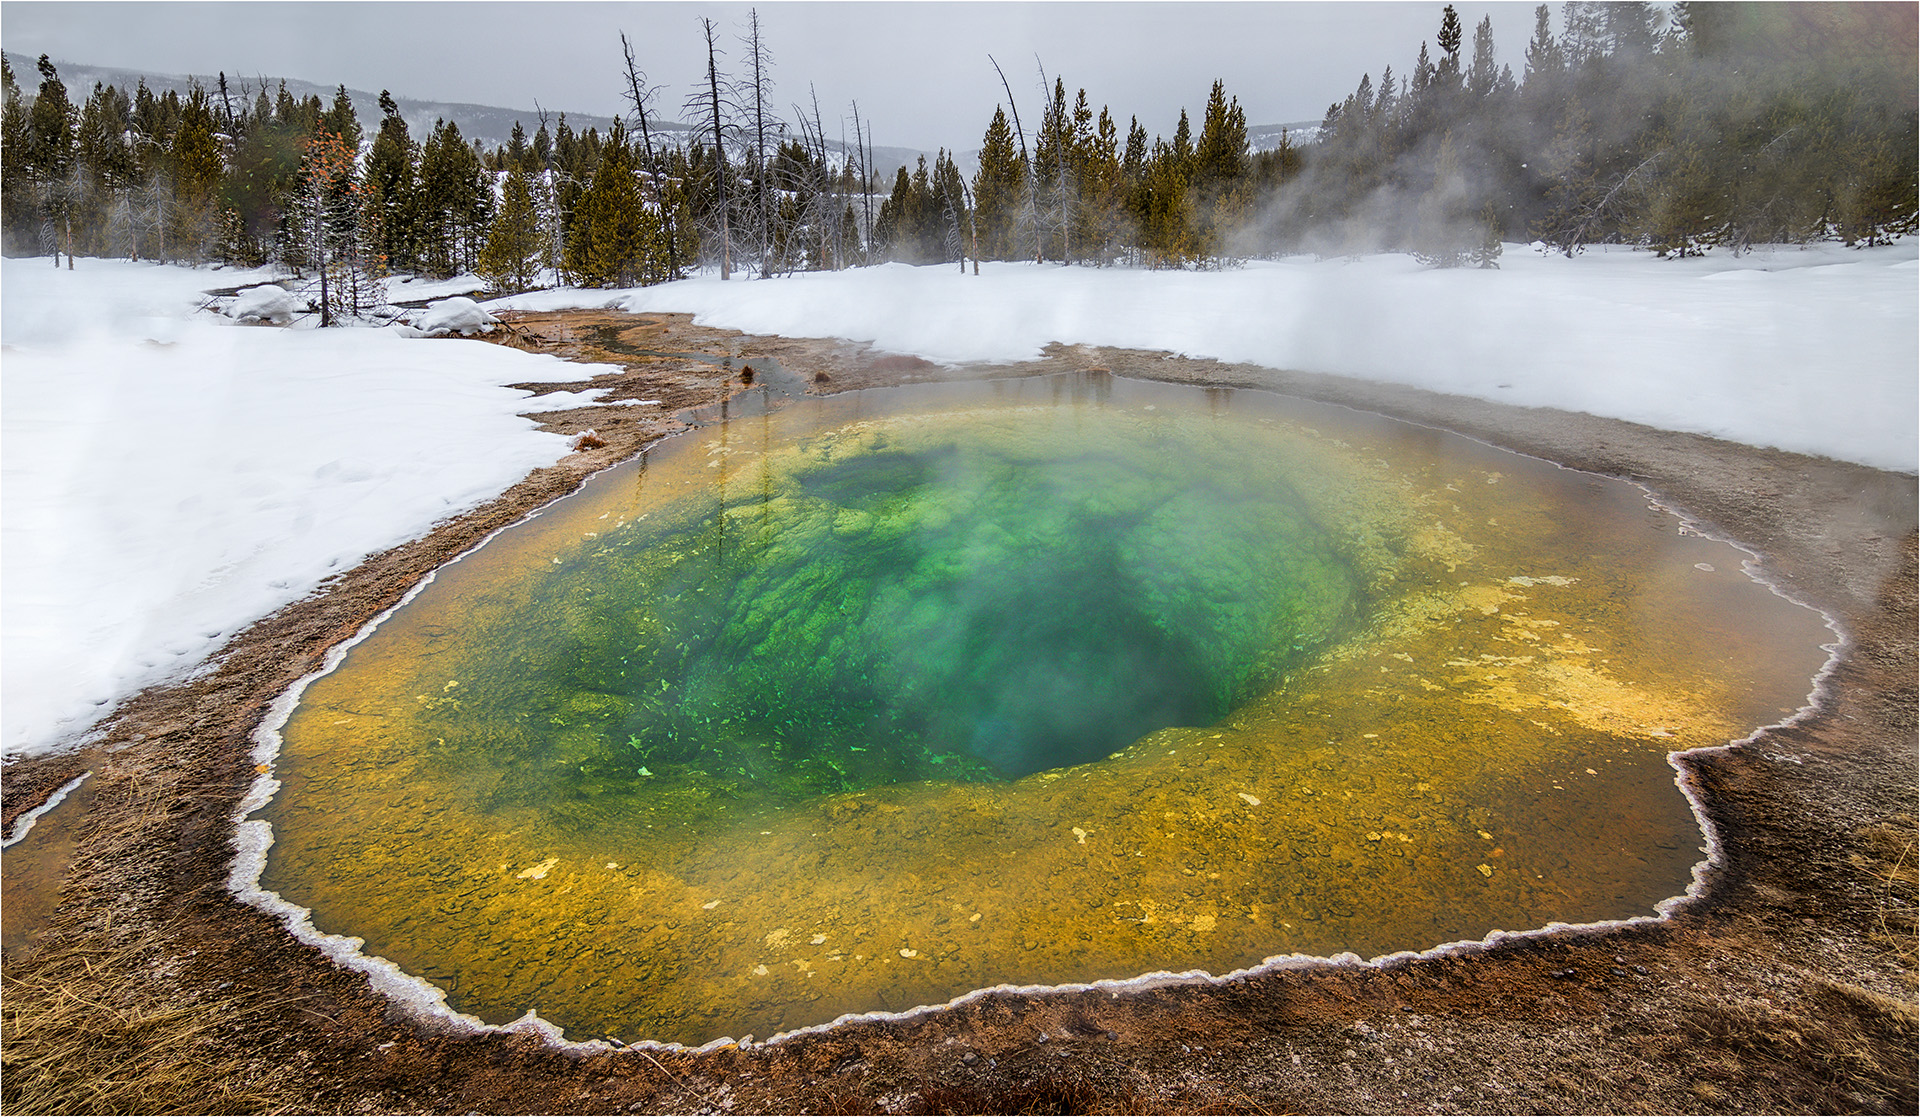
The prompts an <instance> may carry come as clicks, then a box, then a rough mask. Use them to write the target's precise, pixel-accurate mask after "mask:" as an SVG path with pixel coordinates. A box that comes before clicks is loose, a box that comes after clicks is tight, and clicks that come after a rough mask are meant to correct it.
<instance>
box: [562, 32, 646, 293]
mask: <svg viewBox="0 0 1920 1117" xmlns="http://www.w3.org/2000/svg"><path fill="white" fill-rule="evenodd" d="M620 50H621V52H622V53H623V54H625V55H626V57H627V100H628V101H630V102H632V104H633V114H634V116H635V117H637V118H638V119H639V122H640V146H641V151H642V152H643V154H644V155H645V157H646V160H647V181H648V182H650V183H651V184H652V185H653V204H654V208H656V209H658V210H659V211H660V227H661V229H662V230H663V231H664V233H665V236H666V238H667V275H668V277H669V278H673V279H678V278H680V258H679V245H678V244H677V243H676V242H677V241H678V240H679V239H680V238H679V237H678V236H676V235H675V233H674V227H673V211H672V209H671V208H670V207H669V206H668V205H667V194H666V184H665V182H664V178H665V176H664V175H662V174H661V173H660V163H659V160H657V159H655V158H654V154H653V130H652V129H651V128H650V127H649V126H648V121H647V105H648V104H649V103H650V102H652V100H653V95H654V94H655V93H657V92H659V87H657V86H648V85H647V75H646V74H645V73H643V72H641V70H640V68H639V66H637V65H636V64H635V63H634V60H633V44H631V43H629V42H628V41H627V33H626V32H625V31H622V32H620ZM546 122H547V121H546V114H544V113H542V114H541V117H540V124H541V126H542V127H545V125H546Z"/></svg>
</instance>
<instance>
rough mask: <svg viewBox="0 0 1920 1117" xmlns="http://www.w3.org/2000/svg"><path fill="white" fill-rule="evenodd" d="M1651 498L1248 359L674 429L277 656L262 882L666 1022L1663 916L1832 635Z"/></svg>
mask: <svg viewBox="0 0 1920 1117" xmlns="http://www.w3.org/2000/svg"><path fill="white" fill-rule="evenodd" d="M1740 558H1741V556H1740V555H1739V554H1738V553H1737V552H1735V551H1733V550H1732V549H1731V548H1729V547H1726V546H1725V545H1722V544H1718V543H1713V542H1711V541H1709V540H1705V539H1702V538H1699V537H1696V536H1691V535H1687V534H1685V533H1682V532H1680V531H1678V530H1677V524H1676V522H1675V521H1673V520H1672V519H1671V517H1669V516H1667V515H1666V514H1664V513H1661V512H1657V511H1655V510H1652V509H1650V508H1649V507H1648V505H1647V501H1646V498H1645V496H1644V494H1642V493H1641V492H1640V491H1639V490H1637V489H1633V488H1631V487H1629V486H1626V485H1622V484H1618V483H1614V482H1606V481H1601V480H1600V479H1598V478H1593V477H1589V476H1586V475H1582V474H1575V473H1571V472H1568V471H1565V470H1559V469H1556V468H1554V467H1551V466H1548V465H1546V464H1544V463H1540V462H1537V461H1532V460H1529V459H1523V458H1520V457H1517V456H1514V455H1510V454H1502V453H1499V452H1497V451H1493V450H1490V449H1488V448H1486V447H1483V446H1479V445H1476V444H1473V443H1469V442H1467V441H1465V440H1462V439H1457V438H1454V437H1452V436H1448V435H1443V434H1440V433H1438V432H1434V431H1430V430H1423V429H1419V428H1413V427H1409V426H1406V425H1404V424H1398V423H1391V422H1388V421H1385V420H1380V419H1377V418H1374V417H1369V416H1364V415H1359V414H1356V413H1352V412H1346V411H1342V410H1340V409H1335V408H1327V407H1316V406H1309V405H1306V404H1301V403H1298V402H1293V401H1287V400H1283V399H1280V398H1278V397H1272V396H1267V395H1263V394H1260V393H1252V392H1234V391H1223V390H1217V389H1216V390H1212V391H1207V390H1202V389H1196V388H1186V387H1176V386H1169V385H1155V384H1144V383H1138V382H1129V381H1125V380H1119V379H1115V378H1112V377H1109V376H1105V375H1099V374H1090V375H1084V376H1078V377H1057V378H1051V379H1042V380H1021V381H1004V382H993V383H986V384H970V385H948V386H938V387H921V388H913V389H889V390H884V391H873V392H861V393H850V394H848V395H845V396H838V397H833V398H831V399H827V400H807V401H800V402H796V403H794V404H793V405H792V406H789V407H784V408H780V409H777V410H772V411H758V412H754V411H749V413H745V414H743V413H741V410H740V409H739V408H738V407H737V406H736V407H735V408H734V410H733V411H732V413H730V414H729V415H728V416H727V417H726V418H725V420H724V421H719V422H715V423H714V424H712V425H709V426H707V427H705V428H703V429H701V430H698V431H696V432H693V433H691V434H689V435H686V436H683V437H680V438H677V439H674V440H670V441H669V442H667V443H663V444H661V445H660V446H658V447H656V448H655V449H654V450H652V451H650V452H649V453H648V454H647V455H645V456H644V457H643V458H642V459H640V460H638V461H636V462H633V463H629V464H628V465H626V466H622V467H620V468H618V469H615V470H612V471H609V472H608V473H606V474H603V475H601V476H600V477H597V478H595V479H594V480H593V481H592V482H590V483H589V485H588V486H587V487H586V488H585V489H584V490H583V491H582V492H581V493H579V494H577V495H576V496H574V497H570V498H568V499H567V500H564V501H561V502H559V503H557V504H555V505H553V506H551V507H549V508H548V509H546V510H544V511H542V512H541V513H540V514H539V515H537V516H535V517H533V518H532V519H530V520H528V521H527V522H525V523H523V524H521V525H518V526H516V527H514V528H512V529H509V530H508V531H506V532H503V533H501V534H500V535H498V536H496V537H495V538H494V539H493V540H491V541H490V542H489V543H488V544H487V545H486V546H484V547H483V548H481V549H480V550H478V551H476V552H474V553H473V554H471V555H469V556H467V557H465V558H463V559H462V560H460V561H459V562H456V563H454V564H452V565H450V566H448V567H446V568H444V569H443V570H441V571H440V572H439V573H438V575H437V576H436V579H435V580H434V582H433V583H432V584H431V585H429V586H427V587H426V588H425V589H424V590H423V591H422V592H421V593H419V594H418V595H417V596H416V597H415V598H414V599H413V600H412V601H411V602H410V603H408V604H407V605H406V606H404V607H402V608H401V609H399V610H398V611H396V612H395V613H394V614H393V615H392V616H391V617H390V618H388V619H387V620H386V621H384V622H383V623H382V624H381V625H380V626H379V627H378V628H377V629H376V630H375V631H374V632H373V633H372V635H371V636H369V637H368V638H367V639H366V640H364V641H363V642H361V643H359V644H358V645H356V646H355V647H354V648H353V649H352V650H351V651H350V652H349V653H348V654H347V655H346V657H345V659H344V660H343V662H342V663H341V664H340V665H339V667H338V668H337V669H336V670H334V671H333V672H331V673H330V674H327V675H325V676H322V677H320V678H319V679H317V680H315V681H313V682H312V684H311V685H310V686H309V687H308V689H307V690H306V692H305V693H304V694H303V696H302V699H301V701H300V704H299V706H298V707H297V709H296V710H295V711H294V713H293V714H292V716H291V717H290V718H289V720H288V722H287V724H286V725H285V726H284V727H283V730H282V736H283V739H284V743H283V745H282V749H281V753H280V755H279V757H278V759H277V760H276V762H275V770H274V776H275V777H276V778H277V779H278V780H279V781H280V783H281V787H280V790H279V792H278V794H277V795H276V796H275V797H274V799H273V801H272V803H271V804H270V805H269V806H268V807H267V808H266V809H265V810H264V811H263V812H262V817H264V818H265V819H267V820H268V821H270V822H271V823H272V825H273V828H274V835H275V845H274V847H273V849H272V852H271V854H270V856H269V859H268V863H267V870H266V873H265V875H264V878H263V881H262V884H263V885H264V886H265V887H267V888H270V889H273V890H275V891H277V892H279V893H280V894H282V895H283V896H284V897H286V898H287V899H289V900H291V901H293V902H294V903H297V904H300V905H302V906H305V907H309V908H311V909H312V912H313V916H312V919H313V922H314V924H315V926H316V927H318V928H319V929H321V930H323V931H329V932H334V933H340V934H350V935H354V936H359V937H362V938H364V939H365V940H366V946H365V949H366V951H367V952H369V953H372V954H377V955H380V956H383V957H387V958H389V959H391V960H393V961H395V962H396V963H398V964H399V965H401V966H402V967H403V968H404V969H406V970H408V971H409V972H412V973H415V974H418V975H420V976H423V977H426V978H428V979H429V980H431V981H433V982H434V983H436V984H438V985H440V986H441V987H442V988H444V989H446V990H447V991H448V994H449V998H448V999H449V1003H450V1004H451V1005H452V1006H453V1007H455V1008H457V1009H459V1010H461V1011H465V1012H470V1013H473V1014H475V1015H478V1016H480V1017H482V1018H483V1019H486V1020H489V1021H493V1022H496V1023H498V1022H504V1021H506V1020H509V1019H512V1018H514V1017H517V1016H519V1015H521V1014H522V1013H524V1012H525V1011H527V1010H528V1009H533V1010H535V1011H538V1012H539V1013H540V1014H541V1015H542V1016H543V1017H545V1018H547V1019H548V1020H551V1021H554V1022H556V1023H558V1024H560V1025H561V1026H563V1027H564V1028H566V1029H567V1031H568V1034H569V1035H570V1036H573V1037H575V1038H585V1037H589V1036H593V1035H616V1036H619V1037H621V1038H623V1039H626V1040H629V1041H631V1040H636V1039H643V1038H647V1039H660V1040H676V1041H681V1042H690V1043H699V1042H704V1041H706V1040H709V1039H712V1038H715V1037H716V1036H720V1035H735V1036H739V1035H742V1034H745V1033H749V1032H751V1033H754V1034H758V1035H761V1036H765V1035H768V1034H771V1033H774V1032H777V1031H782V1030H790V1029H792V1028H795V1027H801V1026H805V1025H808V1024H817V1023H822V1022H825V1021H828V1020H831V1019H833V1018H834V1017H836V1016H838V1015H840V1014H842V1013H845V1012H858V1011H871V1010H876V1009H884V1010H899V1009H905V1008H909V1007H912V1006H914V1005H918V1004H933V1003H940V1002H943V1001H945V1000H948V999H951V998H952V997H955V996H958V995H961V994H963V993H965V992H967V991H968V990H970V989H975V988H981V987H985V986H990V985H995V984H1001V983H1009V982H1011V983H1048V984H1057V983H1064V982H1077V981H1088V980H1094V979H1099V978H1124V977H1131V976H1134V975H1137V974H1141V973H1146V972H1150V971H1156V970H1185V969H1191V968H1205V969H1209V970H1212V971H1213V972H1225V971H1227V970H1231V969H1233V968H1236V967H1242V966H1246V965H1251V964H1255V963H1258V962H1259V961H1260V960H1262V959H1264V958H1267V957H1270V956H1273V955H1278V954H1287V953H1294V952H1299V953H1306V954H1316V955H1328V954H1334V953H1338V952H1341V951H1354V952H1357V953H1360V954H1361V955H1363V956H1370V955H1375V954H1379V953H1385V952H1389V951H1393V950H1404V949H1413V950H1418V949H1425V948H1428V947H1431V946H1434V945H1437V944H1439V943H1443V942H1447V941H1453V940H1458V939H1477V938H1480V937H1482V936H1483V935H1485V934H1486V933H1488V932H1489V931H1491V930H1495V929H1508V930H1518V929H1525V928H1529V927H1535V926H1541V925H1544V924H1545V923H1548V922H1551V921H1555V920H1559V921H1569V922H1577V921H1589V920H1594V919H1607V918H1625V917H1631V916H1636V915H1644V914H1650V913H1651V911H1652V910H1653V907H1654V905H1656V904H1658V903H1659V902H1660V901H1661V900H1663V899H1665V898H1667V897H1670V896H1673V895H1676V894H1679V893H1681V892H1683V891H1684V890H1685V889H1686V887H1687V884H1688V881H1689V878H1690V873H1691V869H1692V866H1693V864H1694V863H1695V862H1697V861H1698V860H1700V859H1701V856H1702V854H1701V845H1702V837H1701V833H1700V830H1699V828H1698V824H1697V822H1696V821H1695V819H1694V818H1693V816H1692V813H1691V811H1690V809H1689V808H1688V805H1687V803H1686V800H1685V799H1684V797H1683V796H1682V795H1681V793H1680V791H1679V790H1678V788H1677V787H1676V786H1675V783H1674V772H1673V770H1672V768H1671V767H1670V766H1669V765H1668V764H1667V762H1666V759H1665V758H1666V755H1667V753H1668V752H1669V751H1670V750H1672V749H1675V748H1681V747H1689V746H1693V745H1702V744H1718V743H1723V742H1725V741H1726V740H1729V739H1731V738H1734V737H1738V736H1741V735H1743V734H1744V733H1745V732H1747V731H1749V730H1750V729H1751V728H1753V727H1755V726H1758V725H1761V724H1765V723H1767V722H1769V721H1773V720H1777V719H1778V718H1779V717H1780V716H1781V715H1782V714H1783V713H1784V712H1786V711H1790V710H1792V709H1793V708H1795V707H1797V706H1798V704H1799V702H1800V701H1801V699H1802V698H1803V697H1804V695H1805V694H1806V692H1807V690H1808V688H1809V680H1810V679H1811V677H1812V676H1813V674H1814V673H1815V672H1816V671H1817V670H1818V668H1819V666H1820V664H1821V662H1823V660H1824V653H1823V652H1821V650H1820V648H1819V645H1820V643H1821V641H1822V639H1823V638H1824V637H1825V630H1824V628H1822V627H1821V625H1820V622H1819V618H1818V617H1817V616H1816V615H1815V614H1812V613H1810V612H1808V611H1806V610H1803V609H1799V608H1797V607H1794V606H1791V605H1789V604H1787V603H1786V602H1784V601H1781V600H1780V599H1779V598H1777V597H1774V596H1773V595H1771V594H1770V593H1769V592H1767V591H1766V590H1765V589H1764V587H1760V586H1758V585H1756V584H1755V583H1753V582H1752V581H1750V580H1749V579H1747V578H1746V577H1745V576H1744V575H1742V574H1741V573H1740V572H1739V562H1740Z"/></svg>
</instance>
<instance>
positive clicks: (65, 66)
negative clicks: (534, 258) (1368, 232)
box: [5, 51, 1320, 193]
mask: <svg viewBox="0 0 1920 1117" xmlns="http://www.w3.org/2000/svg"><path fill="white" fill-rule="evenodd" d="M5 53H6V58H7V65H9V66H11V67H13V76H14V80H15V81H18V82H19V83H20V87H21V89H22V90H24V91H26V92H27V93H29V94H31V93H32V91H33V88H34V86H35V85H37V84H38V83H39V80H40V79H39V75H38V73H37V72H36V70H35V66H36V65H37V62H38V59H37V58H33V57H28V56H27V55H24V54H20V53H17V52H15V51H7V52H5ZM51 61H52V62H53V64H54V66H55V68H57V69H58V70H59V72H60V80H61V81H62V82H64V83H66V87H67V96H68V97H70V98H72V100H73V102H74V103H75V104H76V105H77V104H80V103H82V102H84V101H85V100H86V99H87V95H88V94H89V93H91V92H92V91H93V87H94V85H96V84H102V85H109V86H116V87H118V88H121V89H124V90H126V91H127V92H128V93H129V94H131V93H132V92H133V91H134V89H136V88H138V86H139V84H140V82H141V81H142V80H144V81H145V82H146V83H147V88H148V89H150V90H152V91H153V92H154V94H155V95H156V96H158V95H161V94H164V93H166V92H167V91H168V90H173V91H174V92H176V93H178V94H179V95H180V96H182V97H184V96H186V95H187V92H188V90H189V89H191V88H192V86H193V84H194V83H195V82H198V83H199V84H200V87H201V88H202V89H205V90H206V91H207V93H208V95H209V96H212V97H216V98H217V97H218V96H219V84H220V77H219V75H218V74H160V73H149V72H147V71H143V70H127V69H119V68H115V67H111V66H89V65H86V64H84V63H80V62H63V61H61V60H59V59H57V58H56V59H51ZM282 81H284V82H286V84H287V92H288V93H291V94H292V95H293V96H294V97H295V98H296V99H305V98H306V97H308V96H314V97H318V98H320V101H321V103H322V104H327V105H330V104H332V103H333V94H334V91H335V90H336V89H338V88H339V86H338V85H337V84H336V85H319V84H317V83H314V82H310V81H305V80H302V79H300V78H282V77H276V76H272V75H268V76H264V77H263V76H262V75H259V74H243V73H237V72H234V71H231V70H230V71H228V72H227V92H228V95H229V96H231V97H232V98H233V100H234V107H235V109H236V110H237V109H238V108H239V107H240V105H241V103H242V102H245V103H246V104H249V105H250V104H252V102H253V98H254V96H255V94H257V93H258V92H259V91H260V87H261V86H262V85H263V84H264V85H265V86H266V88H267V96H268V97H274V96H277V93H278V90H279V88H280V83H281V82H282ZM347 96H348V97H349V98H351V99H352V100H353V111H354V112H355V113H356V114H358V116H359V117H360V127H361V129H362V130H363V131H365V133H366V134H367V137H368V138H369V139H370V138H371V137H372V135H373V133H374V132H375V131H376V130H378V128H379V127H380V94H379V93H378V92H373V93H369V92H367V91H366V90H364V89H351V88H349V89H348V90H347ZM392 96H393V101H394V104H395V105H397V106H398V107H399V109H400V115H401V117H402V118H404V119H405V120H406V122H407V130H408V131H409V132H410V133H411V134H412V135H413V137H414V139H416V140H422V139H425V138H426V136H427V135H428V134H429V133H430V132H431V131H432V129H433V125H434V122H435V121H440V120H450V121H452V122H453V123H454V124H455V125H457V126H458V127H459V129H460V134H461V135H462V136H464V137H465V138H466V140H467V142H469V143H471V142H473V141H474V140H476V139H477V140H479V141H480V142H481V143H483V144H485V145H486V146H487V147H490V148H492V147H499V146H501V145H503V144H505V143H506V142H507V141H508V139H510V138H511V137H512V135H513V125H514V122H515V121H518V122H519V123H520V126H521V127H522V128H523V129H525V130H526V133H527V138H528V139H532V138H533V134H534V132H535V131H537V130H538V129H539V127H540V113H539V112H538V111H537V110H529V109H509V108H502V107H500V106H498V105H475V104H469V103H467V102H463V101H423V100H420V99H418V98H414V97H404V96H401V95H400V94H399V93H392ZM565 115H566V118H567V126H568V127H570V128H572V129H573V130H574V131H575V132H584V131H586V130H587V129H589V128H597V129H599V130H600V131H602V132H605V131H606V130H607V129H608V128H609V127H611V126H612V124H613V118H612V117H610V116H595V115H594V114H592V113H576V112H567V113H566V114H565ZM560 116H561V113H560V111H558V110H554V109H548V110H547V119H548V121H549V122H550V123H549V127H550V128H552V127H558V125H559V122H560ZM648 126H649V128H650V129H652V130H653V131H655V132H659V133H665V134H667V135H669V136H672V137H673V138H674V142H676V143H683V142H685V138H686V137H687V136H688V135H689V134H691V133H692V132H694V131H695V128H694V127H693V126H692V125H687V124H682V123H680V122H678V121H674V120H659V119H652V118H650V119H649V120H648ZM982 127H983V129H984V125H983V126H982ZM1319 130H1320V122H1319V121H1317V120H1302V121H1295V122H1294V123H1291V124H1258V125H1252V126H1250V127H1248V129H1247V143H1248V146H1249V147H1250V148H1252V150H1254V151H1268V150H1271V149H1273V148H1276V147H1278V146H1280V134H1281V133H1282V132H1283V131H1284V132H1285V133H1286V134H1287V138H1288V140H1289V142H1291V143H1293V144H1294V145H1295V146H1299V145H1301V144H1304V143H1310V142H1312V140H1313V137H1314V136H1315V135H1316V134H1317V133H1318V132H1319ZM827 147H828V148H830V149H832V150H833V151H835V152H839V151H841V150H842V148H841V145H840V143H839V142H838V141H836V140H828V141H827ZM951 154H952V155H953V158H954V162H955V163H956V165H958V167H959V168H960V172H961V173H962V174H963V175H965V176H967V177H968V178H972V177H973V174H974V172H975V171H976V170H977V169H978V168H979V165H980V150H979V148H971V149H967V150H954V151H953V152H952V153H951ZM934 155H935V153H934V152H931V151H921V150H919V149H918V148H911V147H883V146H880V145H878V144H876V145H875V146H874V148H873V164H874V170H875V171H876V172H878V179H879V186H880V190H881V191H882V192H883V193H884V192H885V191H887V190H889V189H891V187H892V184H893V177H894V172H895V171H897V170H898V169H899V168H901V167H905V168H907V170H908V171H912V170H913V167H914V164H915V163H916V162H917V161H918V160H919V159H920V158H922V157H925V158H926V160H927V162H928V163H929V164H931V163H932V162H933V159H934Z"/></svg>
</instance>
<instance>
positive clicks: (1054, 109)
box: [1008, 54, 1073, 264]
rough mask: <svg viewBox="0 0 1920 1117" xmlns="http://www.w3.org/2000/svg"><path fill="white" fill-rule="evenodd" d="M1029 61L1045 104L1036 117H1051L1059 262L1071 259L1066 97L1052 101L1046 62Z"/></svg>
mask: <svg viewBox="0 0 1920 1117" xmlns="http://www.w3.org/2000/svg"><path fill="white" fill-rule="evenodd" d="M1033 64H1034V66H1035V67H1037V68H1038V69H1039V70H1040V96H1041V98H1042V99H1043V100H1045V101H1046V103H1047V105H1048V106H1049V107H1048V109H1047V111H1046V113H1044V114H1043V115H1042V116H1041V117H1040V123H1041V126H1042V127H1045V125H1046V122H1047V120H1048V118H1049V117H1050V118H1052V120H1053V153H1054V160H1055V173H1054V197H1055V198H1056V199H1057V200H1058V202H1059V207H1060V262H1061V263H1062V264H1067V263H1071V262H1072V261H1073V251H1072V249H1073V245H1072V243H1071V237H1072V235H1073V192H1072V191H1071V190H1069V189H1068V187H1067V121H1066V116H1067V108H1066V99H1065V97H1064V96H1062V97H1061V98H1059V99H1058V100H1057V101H1056V100H1055V98H1054V97H1053V94H1052V92H1051V87H1050V85H1049V83H1048V82H1047V64H1046V63H1044V62H1042V61H1040V56H1039V55H1038V54H1035V55H1034V56H1033ZM1008 96H1012V93H1011V92H1009V93H1008ZM1035 234H1036V235H1038V229H1036V230H1035Z"/></svg>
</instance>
